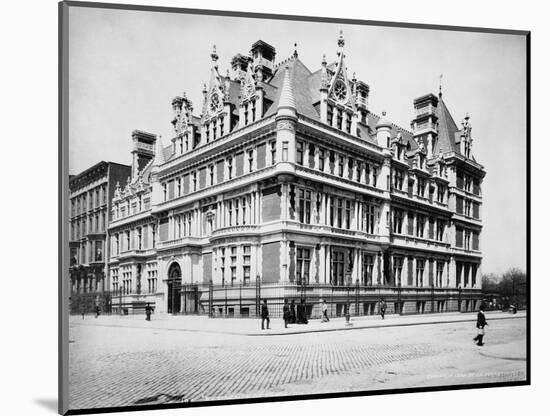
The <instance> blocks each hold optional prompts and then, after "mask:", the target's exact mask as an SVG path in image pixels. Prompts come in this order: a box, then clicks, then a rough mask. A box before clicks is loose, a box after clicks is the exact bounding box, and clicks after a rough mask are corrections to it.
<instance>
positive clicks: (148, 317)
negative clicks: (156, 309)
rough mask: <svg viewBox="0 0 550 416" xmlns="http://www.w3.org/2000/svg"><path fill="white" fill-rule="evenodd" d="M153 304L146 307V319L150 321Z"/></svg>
mask: <svg viewBox="0 0 550 416" xmlns="http://www.w3.org/2000/svg"><path fill="white" fill-rule="evenodd" d="M151 309H152V308H151V305H149V304H147V306H146V307H145V320H146V321H150V320H151Z"/></svg>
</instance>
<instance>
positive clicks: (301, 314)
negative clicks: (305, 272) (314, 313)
mask: <svg viewBox="0 0 550 416" xmlns="http://www.w3.org/2000/svg"><path fill="white" fill-rule="evenodd" d="M306 315H307V311H306V300H305V299H304V298H302V299H300V304H299V305H298V323H299V324H307V316H306Z"/></svg>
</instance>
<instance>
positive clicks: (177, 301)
mask: <svg viewBox="0 0 550 416" xmlns="http://www.w3.org/2000/svg"><path fill="white" fill-rule="evenodd" d="M167 296H168V305H167V311H168V313H178V312H180V311H181V268H180V265H179V264H178V263H172V265H171V266H170V268H169V269H168V293H167Z"/></svg>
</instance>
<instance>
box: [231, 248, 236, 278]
mask: <svg viewBox="0 0 550 416" xmlns="http://www.w3.org/2000/svg"><path fill="white" fill-rule="evenodd" d="M236 281H237V247H231V285H233V284H234V283H235V282H236Z"/></svg>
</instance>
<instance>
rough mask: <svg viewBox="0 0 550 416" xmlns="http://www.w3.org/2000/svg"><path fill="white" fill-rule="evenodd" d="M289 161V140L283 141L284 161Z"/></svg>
mask: <svg viewBox="0 0 550 416" xmlns="http://www.w3.org/2000/svg"><path fill="white" fill-rule="evenodd" d="M287 161H288V142H283V162H287Z"/></svg>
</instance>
